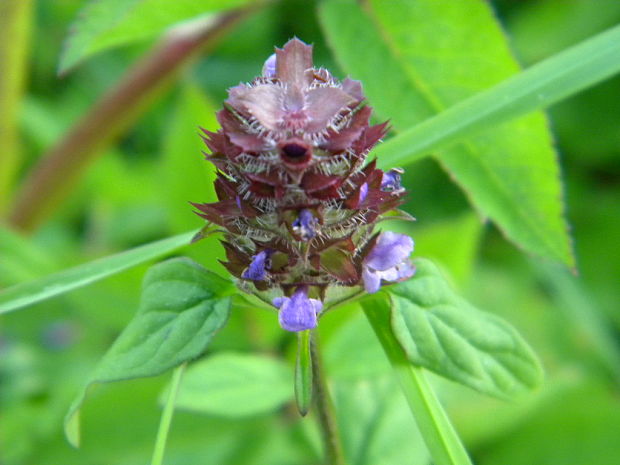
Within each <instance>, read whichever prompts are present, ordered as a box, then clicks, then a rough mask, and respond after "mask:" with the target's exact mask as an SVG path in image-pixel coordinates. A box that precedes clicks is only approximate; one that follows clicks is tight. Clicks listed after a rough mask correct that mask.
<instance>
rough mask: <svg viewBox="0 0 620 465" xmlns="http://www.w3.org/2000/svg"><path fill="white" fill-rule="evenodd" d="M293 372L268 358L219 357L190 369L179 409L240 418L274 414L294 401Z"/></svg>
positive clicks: (251, 355) (242, 355)
mask: <svg viewBox="0 0 620 465" xmlns="http://www.w3.org/2000/svg"><path fill="white" fill-rule="evenodd" d="M292 397H293V390H292V389H291V370H290V368H289V366H288V365H287V364H286V363H285V362H284V361H282V360H278V359H274V358H273V357H268V356H265V355H253V354H238V353H218V354H215V355H212V356H210V357H208V358H207V359H205V360H201V361H199V362H197V363H194V364H192V365H190V367H189V368H188V369H187V372H186V373H185V375H184V377H183V383H182V384H181V388H180V389H179V393H178V395H177V400H176V406H177V408H180V409H185V410H191V411H193V412H199V413H206V414H210V415H218V416H222V417H230V418H239V417H245V416H250V415H258V414H262V413H266V412H270V411H273V410H275V409H277V408H279V407H280V406H281V405H283V404H284V403H286V402H289V401H290V400H292Z"/></svg>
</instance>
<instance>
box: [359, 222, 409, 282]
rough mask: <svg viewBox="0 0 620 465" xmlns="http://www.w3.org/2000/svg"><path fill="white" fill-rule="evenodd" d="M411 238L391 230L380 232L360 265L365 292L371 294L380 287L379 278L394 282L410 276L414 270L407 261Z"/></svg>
mask: <svg viewBox="0 0 620 465" xmlns="http://www.w3.org/2000/svg"><path fill="white" fill-rule="evenodd" d="M411 252H413V239H411V238H410V237H409V236H406V235H404V234H396V233H393V232H391V231H385V232H383V233H381V234H380V235H379V237H378V239H377V242H376V243H375V245H374V247H373V248H372V250H371V251H370V253H369V254H368V255H367V256H366V258H365V259H364V262H363V265H362V279H363V281H364V288H365V289H366V292H368V293H369V294H372V293H374V292H377V291H378V290H379V288H380V287H381V280H384V281H390V282H396V281H402V280H404V279H407V278H410V277H411V276H413V273H414V272H415V268H414V266H413V265H412V264H411V262H410V261H409V255H411Z"/></svg>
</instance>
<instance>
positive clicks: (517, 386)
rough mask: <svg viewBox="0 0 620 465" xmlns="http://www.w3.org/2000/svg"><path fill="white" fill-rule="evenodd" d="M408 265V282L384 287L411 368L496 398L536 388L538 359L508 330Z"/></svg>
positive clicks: (422, 265) (432, 269) (431, 273)
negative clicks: (431, 372)
mask: <svg viewBox="0 0 620 465" xmlns="http://www.w3.org/2000/svg"><path fill="white" fill-rule="evenodd" d="M414 263H415V265H416V274H415V275H414V277H413V278H412V279H409V280H408V281H405V282H403V283H400V284H397V285H395V286H391V287H390V288H389V298H390V301H391V305H392V322H391V324H392V329H393V331H394V335H395V337H396V338H397V339H398V341H399V343H400V344H401V346H402V347H403V349H404V351H405V353H406V354H407V357H408V358H409V360H410V361H411V362H412V363H414V364H415V365H419V366H422V367H424V368H427V369H429V370H431V371H433V372H435V373H437V374H439V375H441V376H445V377H446V378H449V379H452V380H454V381H457V382H459V383H462V384H464V385H466V386H469V387H471V388H473V389H476V390H478V391H480V392H483V393H486V394H490V395H493V396H496V397H500V398H510V397H514V396H516V395H518V394H521V393H523V392H526V391H528V390H530V389H532V388H535V387H536V386H538V385H539V384H540V382H541V380H542V370H541V367H540V365H539V363H538V360H537V359H536V356H535V355H534V353H533V352H532V350H531V349H530V348H529V346H528V345H527V343H526V342H525V341H524V340H523V339H522V338H521V336H520V335H519V334H518V333H517V331H516V330H515V329H514V328H513V327H512V326H510V325H509V324H508V323H507V322H505V321H504V320H502V319H500V318H498V317H496V316H495V315H492V314H489V313H485V312H481V311H480V310H478V309H476V308H474V307H473V306H472V305H471V304H470V303H468V302H467V301H465V300H464V299H462V298H461V297H459V296H457V295H456V294H455V293H454V291H453V290H452V289H451V288H450V287H449V285H448V283H447V282H446V281H445V280H444V278H443V277H442V276H441V273H440V272H439V270H438V269H437V267H436V266H435V265H434V264H432V263H431V262H430V261H428V260H425V259H417V260H415V261H414Z"/></svg>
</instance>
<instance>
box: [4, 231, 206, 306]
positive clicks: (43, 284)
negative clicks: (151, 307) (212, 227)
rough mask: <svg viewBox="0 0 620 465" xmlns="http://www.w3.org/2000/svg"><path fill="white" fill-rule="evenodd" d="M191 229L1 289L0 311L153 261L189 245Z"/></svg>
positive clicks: (45, 297) (42, 298) (40, 299)
mask: <svg viewBox="0 0 620 465" xmlns="http://www.w3.org/2000/svg"><path fill="white" fill-rule="evenodd" d="M194 234H195V232H194V231H192V232H187V233H184V234H179V235H178V236H173V237H169V238H167V239H162V240H159V241H156V242H151V243H150V244H146V245H142V246H140V247H136V248H135V249H131V250H127V251H125V252H121V253H118V254H116V255H111V256H109V257H105V258H100V259H99V260H95V261H93V262H89V263H84V264H82V265H78V266H76V267H73V268H69V269H67V270H63V271H60V272H58V273H54V274H51V275H48V276H44V277H42V278H40V279H35V280H34V281H29V282H26V283H21V284H17V285H15V286H12V287H9V288H7V289H4V290H2V291H0V314H3V313H8V312H11V311H13V310H17V309H19V308H23V307H26V306H27V305H32V304H34V303H37V302H40V301H42V300H45V299H49V298H51V297H54V296H57V295H59V294H64V293H65V292H69V291H72V290H73V289H77V288H79V287H83V286H86V285H88V284H91V283H94V282H95V281H99V280H100V279H103V278H106V277H108V276H111V275H113V274H116V273H120V272H121V271H124V270H126V269H128V268H131V267H132V266H136V265H139V264H140V263H143V262H146V261H148V260H152V259H154V258H157V257H161V256H162V255H166V254H167V253H170V252H172V251H173V250H175V249H178V248H179V247H182V246H184V245H187V244H189V242H190V240H191V239H192V236H193V235H194Z"/></svg>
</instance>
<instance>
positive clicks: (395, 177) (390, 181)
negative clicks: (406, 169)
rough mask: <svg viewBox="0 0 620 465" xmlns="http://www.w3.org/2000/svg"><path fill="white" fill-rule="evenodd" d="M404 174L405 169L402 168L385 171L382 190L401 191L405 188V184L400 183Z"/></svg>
mask: <svg viewBox="0 0 620 465" xmlns="http://www.w3.org/2000/svg"><path fill="white" fill-rule="evenodd" d="M402 174H403V170H402V169H400V168H394V169H391V170H390V171H388V172H386V173H383V178H382V179H381V190H382V191H384V192H399V191H402V190H403V186H401V185H400V177H401V175H402Z"/></svg>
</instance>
